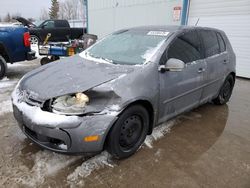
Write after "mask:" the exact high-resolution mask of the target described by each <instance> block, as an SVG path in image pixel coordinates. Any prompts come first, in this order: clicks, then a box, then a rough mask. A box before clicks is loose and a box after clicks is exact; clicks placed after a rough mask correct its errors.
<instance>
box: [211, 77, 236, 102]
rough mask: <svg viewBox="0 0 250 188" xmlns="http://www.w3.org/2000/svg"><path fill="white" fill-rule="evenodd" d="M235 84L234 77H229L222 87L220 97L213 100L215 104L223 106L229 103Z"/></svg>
mask: <svg viewBox="0 0 250 188" xmlns="http://www.w3.org/2000/svg"><path fill="white" fill-rule="evenodd" d="M234 83H235V80H234V77H233V76H232V75H229V76H228V77H227V78H226V80H225V81H224V83H223V85H222V86H221V88H220V93H219V95H218V96H217V97H216V98H215V99H214V100H213V102H214V104H216V105H223V104H226V103H227V102H228V101H229V99H230V97H231V95H232V92H233V88H234Z"/></svg>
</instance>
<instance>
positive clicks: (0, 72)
mask: <svg viewBox="0 0 250 188" xmlns="http://www.w3.org/2000/svg"><path fill="white" fill-rule="evenodd" d="M6 72H7V63H6V61H5V59H4V58H3V57H2V56H0V80H1V79H2V78H3V77H4V76H5V75H6Z"/></svg>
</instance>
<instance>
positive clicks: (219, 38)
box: [217, 33, 226, 52]
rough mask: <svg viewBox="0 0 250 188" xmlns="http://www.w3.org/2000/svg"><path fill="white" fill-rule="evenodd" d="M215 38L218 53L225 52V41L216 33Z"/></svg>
mask: <svg viewBox="0 0 250 188" xmlns="http://www.w3.org/2000/svg"><path fill="white" fill-rule="evenodd" d="M217 38H218V41H219V46H220V52H225V51H226V45H225V41H224V39H223V38H222V36H221V34H219V33H217Z"/></svg>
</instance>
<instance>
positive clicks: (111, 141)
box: [107, 105, 149, 159]
mask: <svg viewBox="0 0 250 188" xmlns="http://www.w3.org/2000/svg"><path fill="white" fill-rule="evenodd" d="M148 129H149V114H148V112H147V110H146V109H145V108H144V107H142V106H140V105H134V106H130V107H128V108H127V109H126V110H125V111H124V112H123V113H122V114H121V115H120V116H119V118H118V120H117V121H116V122H115V124H114V125H113V127H112V129H111V131H110V133H109V135H108V138H107V150H108V152H109V153H110V154H111V155H112V156H114V157H115V158H118V159H123V158H127V157H129V156H131V155H133V154H134V153H135V152H136V151H137V150H138V148H139V147H140V146H141V144H142V143H143V142H144V140H145V138H146V136H147V132H148Z"/></svg>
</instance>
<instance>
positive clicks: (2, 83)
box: [0, 77, 17, 89]
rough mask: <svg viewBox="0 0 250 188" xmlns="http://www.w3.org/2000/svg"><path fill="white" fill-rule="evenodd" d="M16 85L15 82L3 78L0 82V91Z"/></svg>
mask: <svg viewBox="0 0 250 188" xmlns="http://www.w3.org/2000/svg"><path fill="white" fill-rule="evenodd" d="M16 83H17V80H11V81H10V79H9V78H7V77H4V78H3V79H2V80H1V81H0V89H3V88H7V87H12V86H14V85H15V84H16Z"/></svg>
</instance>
